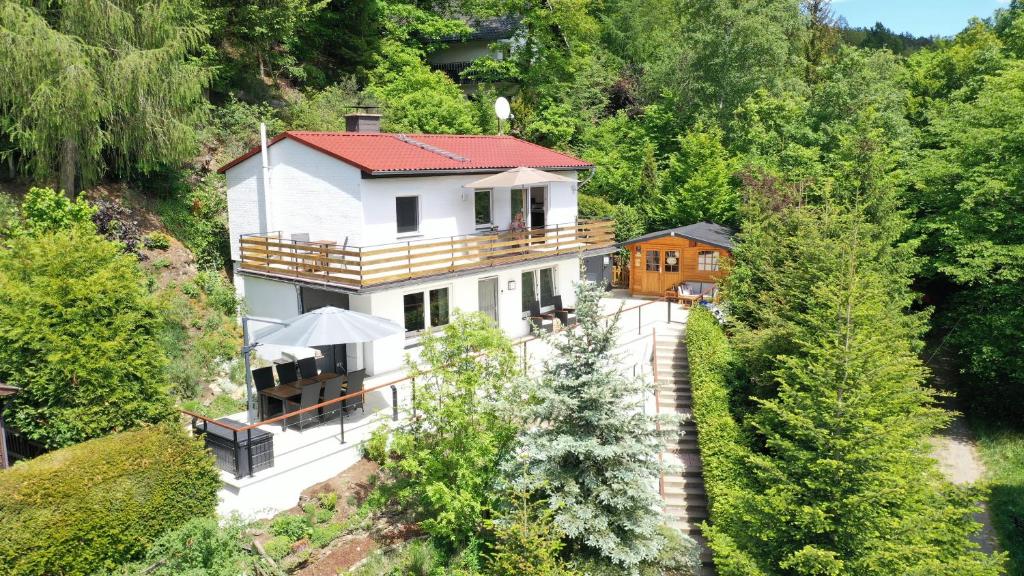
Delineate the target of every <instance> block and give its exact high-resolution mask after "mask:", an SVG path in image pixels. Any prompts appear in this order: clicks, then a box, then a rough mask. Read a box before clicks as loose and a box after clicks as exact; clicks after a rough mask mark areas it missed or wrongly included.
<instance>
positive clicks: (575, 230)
mask: <svg viewBox="0 0 1024 576" xmlns="http://www.w3.org/2000/svg"><path fill="white" fill-rule="evenodd" d="M614 243H615V223H614V222H612V221H610V220H595V221H580V222H577V223H575V224H562V225H551V226H545V227H539V228H529V229H526V230H517V231H513V230H497V231H493V232H487V233H483V234H470V235H466V236H452V237H448V238H430V239H421V240H413V241H408V242H399V243H394V244H385V245H380V246H366V247H353V246H338V245H337V244H335V243H333V242H308V241H300V240H288V239H285V238H282V236H281V233H279V232H272V233H269V234H246V235H243V236H242V237H241V238H240V242H239V248H240V252H241V260H240V262H239V265H240V269H241V270H243V271H248V272H256V273H261V274H267V275H271V276H277V277H282V278H290V279H295V280H302V281H306V282H320V283H324V284H333V285H337V286H341V287H346V288H352V289H360V288H366V287H370V286H375V285H380V284H387V283H389V282H401V281H404V280H414V279H417V278H426V277H430V276H437V275H440V274H448V273H454V272H462V271H466V270H474V269H486V268H493V267H496V266H502V265H507V264H515V263H518V262H528V261H530V260H537V259H541V258H548V257H551V256H558V255H562V254H577V253H582V252H585V251H588V250H595V249H599V248H606V247H609V246H612V245H613V244H614Z"/></svg>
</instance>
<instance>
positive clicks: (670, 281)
mask: <svg viewBox="0 0 1024 576" xmlns="http://www.w3.org/2000/svg"><path fill="white" fill-rule="evenodd" d="M731 236H732V231H731V230H729V229H728V228H726V227H724V226H720V225H718V224H712V223H709V222H699V223H697V224H691V225H689V226H682V227H680V228H673V229H671V230H661V231H658V232H652V233H650V234H646V235H644V236H641V237H639V238H634V239H633V240H629V241H627V242H624V243H623V246H624V247H625V248H626V249H627V250H629V254H630V258H629V266H630V270H629V291H630V294H633V295H637V296H663V295H665V293H666V292H667V291H671V290H673V289H675V288H676V287H677V286H680V285H682V286H683V287H684V288H685V292H688V293H689V294H694V295H696V294H703V293H710V294H712V295H713V294H714V293H715V292H716V291H717V286H718V283H719V282H720V281H721V279H722V277H723V276H722V275H723V272H722V265H723V264H724V262H725V260H726V258H727V257H729V256H730V255H731V254H732V240H731Z"/></svg>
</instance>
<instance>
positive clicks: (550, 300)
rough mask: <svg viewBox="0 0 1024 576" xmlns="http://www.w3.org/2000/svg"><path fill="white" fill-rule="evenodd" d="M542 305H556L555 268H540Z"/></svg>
mask: <svg viewBox="0 0 1024 576" xmlns="http://www.w3.org/2000/svg"><path fill="white" fill-rule="evenodd" d="M540 305H541V306H554V305H555V271H554V269H553V268H543V269H541V270H540Z"/></svg>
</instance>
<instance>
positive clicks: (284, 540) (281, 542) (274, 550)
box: [263, 536, 292, 560]
mask: <svg viewBox="0 0 1024 576" xmlns="http://www.w3.org/2000/svg"><path fill="white" fill-rule="evenodd" d="M263 549H264V550H266V551H267V556H270V557H271V558H273V559H274V560H280V559H281V558H284V557H285V556H287V555H288V553H289V552H291V551H292V541H291V540H290V539H289V538H288V537H287V536H275V537H273V538H271V539H270V540H267V543H266V544H264V545H263Z"/></svg>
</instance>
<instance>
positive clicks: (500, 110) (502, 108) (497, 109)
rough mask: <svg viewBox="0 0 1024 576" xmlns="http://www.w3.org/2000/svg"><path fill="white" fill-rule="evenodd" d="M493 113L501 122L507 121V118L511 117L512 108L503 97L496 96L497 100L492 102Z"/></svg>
mask: <svg viewBox="0 0 1024 576" xmlns="http://www.w3.org/2000/svg"><path fill="white" fill-rule="evenodd" d="M494 113H495V114H497V115H498V118H500V119H502V120H508V117H509V116H511V115H512V108H511V107H510V106H509V105H508V100H506V99H505V97H504V96H498V99H497V100H495V101H494Z"/></svg>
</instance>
